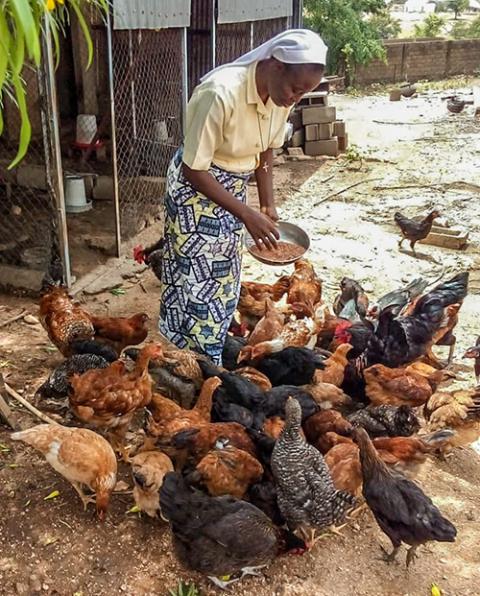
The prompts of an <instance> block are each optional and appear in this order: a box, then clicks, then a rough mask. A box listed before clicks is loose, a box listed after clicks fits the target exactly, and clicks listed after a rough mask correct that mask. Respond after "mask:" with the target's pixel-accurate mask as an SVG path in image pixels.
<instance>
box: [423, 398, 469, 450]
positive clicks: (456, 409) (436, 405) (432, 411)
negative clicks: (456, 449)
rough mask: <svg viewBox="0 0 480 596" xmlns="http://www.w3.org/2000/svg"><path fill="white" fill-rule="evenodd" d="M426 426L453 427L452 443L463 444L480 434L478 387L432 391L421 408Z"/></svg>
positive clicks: (433, 428) (467, 443) (434, 427)
mask: <svg viewBox="0 0 480 596" xmlns="http://www.w3.org/2000/svg"><path fill="white" fill-rule="evenodd" d="M423 414H424V416H425V418H426V419H427V421H428V428H429V429H432V430H435V429H441V428H446V427H449V428H453V429H455V431H456V435H455V437H454V438H453V440H452V444H453V445H459V446H465V445H469V444H470V443H473V442H474V441H476V440H477V439H478V437H479V436H480V388H478V387H476V388H475V389H471V390H457V391H452V392H451V393H447V392H445V391H438V392H437V393H434V394H433V395H432V397H431V398H430V399H429V400H428V402H427V403H426V404H425V407H424V408H423Z"/></svg>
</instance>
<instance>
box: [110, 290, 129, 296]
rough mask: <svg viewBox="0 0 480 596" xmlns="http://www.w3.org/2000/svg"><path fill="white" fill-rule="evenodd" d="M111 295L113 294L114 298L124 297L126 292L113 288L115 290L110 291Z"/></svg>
mask: <svg viewBox="0 0 480 596" xmlns="http://www.w3.org/2000/svg"><path fill="white" fill-rule="evenodd" d="M110 294H113V295H114V296H123V295H124V294H126V292H125V290H124V289H123V288H113V290H110Z"/></svg>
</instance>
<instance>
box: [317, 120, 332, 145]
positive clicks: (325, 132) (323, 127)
mask: <svg viewBox="0 0 480 596" xmlns="http://www.w3.org/2000/svg"><path fill="white" fill-rule="evenodd" d="M333 136H336V135H335V134H334V132H333V124H332V123H331V122H325V123H324V124H319V125H318V140H319V141H326V140H327V139H331V138H332V137H333Z"/></svg>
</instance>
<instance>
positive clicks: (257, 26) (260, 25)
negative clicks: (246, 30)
mask: <svg viewBox="0 0 480 596" xmlns="http://www.w3.org/2000/svg"><path fill="white" fill-rule="evenodd" d="M285 29H288V18H287V17H281V18H278V19H268V20H265V21H254V23H253V47H254V48H256V47H257V46H259V45H261V44H262V43H264V42H266V41H268V40H269V39H271V38H272V37H274V36H275V35H278V33H281V32H282V31H285Z"/></svg>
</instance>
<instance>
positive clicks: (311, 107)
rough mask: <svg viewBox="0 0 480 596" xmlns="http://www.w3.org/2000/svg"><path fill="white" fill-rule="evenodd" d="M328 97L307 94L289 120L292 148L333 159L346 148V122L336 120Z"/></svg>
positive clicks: (307, 153) (334, 111)
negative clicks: (290, 123)
mask: <svg viewBox="0 0 480 596" xmlns="http://www.w3.org/2000/svg"><path fill="white" fill-rule="evenodd" d="M327 104H328V99H327V95H326V94H323V93H308V94H307V95H306V96H305V97H304V98H303V99H302V101H301V102H300V104H299V105H298V107H297V108H296V109H295V111H294V112H293V113H292V115H291V116H290V121H291V122H292V124H293V130H294V132H293V136H292V139H291V146H292V147H303V149H304V152H305V154H306V155H331V156H334V157H336V156H337V155H338V154H339V153H342V152H344V151H345V150H346V149H347V146H348V135H347V133H346V130H345V122H344V121H343V120H337V113H336V109H335V107H334V106H329V105H327Z"/></svg>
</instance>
